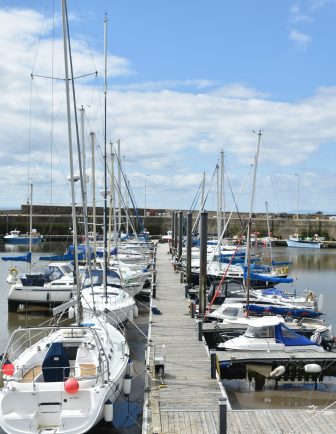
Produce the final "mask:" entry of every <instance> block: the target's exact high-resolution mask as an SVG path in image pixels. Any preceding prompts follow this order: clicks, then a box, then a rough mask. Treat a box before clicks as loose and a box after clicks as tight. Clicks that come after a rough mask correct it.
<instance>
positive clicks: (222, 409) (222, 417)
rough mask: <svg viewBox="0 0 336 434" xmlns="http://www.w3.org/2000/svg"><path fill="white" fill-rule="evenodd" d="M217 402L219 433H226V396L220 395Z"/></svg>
mask: <svg viewBox="0 0 336 434" xmlns="http://www.w3.org/2000/svg"><path fill="white" fill-rule="evenodd" d="M218 401H219V402H218V404H219V434H226V432H227V420H226V417H227V398H224V396H220V397H219V400H218Z"/></svg>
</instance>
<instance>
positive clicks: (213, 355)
mask: <svg viewBox="0 0 336 434" xmlns="http://www.w3.org/2000/svg"><path fill="white" fill-rule="evenodd" d="M216 358H217V355H216V351H215V350H210V373H211V379H212V380H215V379H216Z"/></svg>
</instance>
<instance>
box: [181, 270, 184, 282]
mask: <svg viewBox="0 0 336 434" xmlns="http://www.w3.org/2000/svg"><path fill="white" fill-rule="evenodd" d="M183 274H184V273H183V271H180V283H183V280H184V277H183Z"/></svg>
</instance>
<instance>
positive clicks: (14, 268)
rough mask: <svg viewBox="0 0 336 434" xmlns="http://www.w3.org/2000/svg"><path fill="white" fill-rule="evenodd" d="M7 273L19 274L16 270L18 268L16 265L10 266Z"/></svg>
mask: <svg viewBox="0 0 336 434" xmlns="http://www.w3.org/2000/svg"><path fill="white" fill-rule="evenodd" d="M9 274H10V275H11V276H14V277H16V276H17V275H18V274H19V271H18V269H17V268H16V267H10V269H9Z"/></svg>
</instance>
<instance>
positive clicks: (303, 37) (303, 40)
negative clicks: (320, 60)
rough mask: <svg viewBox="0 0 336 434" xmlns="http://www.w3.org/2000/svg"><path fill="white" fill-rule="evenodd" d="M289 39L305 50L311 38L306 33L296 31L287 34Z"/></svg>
mask: <svg viewBox="0 0 336 434" xmlns="http://www.w3.org/2000/svg"><path fill="white" fill-rule="evenodd" d="M289 39H290V40H291V41H294V42H295V43H296V44H297V45H298V46H300V47H302V48H306V47H307V45H308V44H309V43H310V41H311V37H310V36H309V35H307V34H306V33H302V32H298V31H297V30H291V31H290V33H289Z"/></svg>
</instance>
